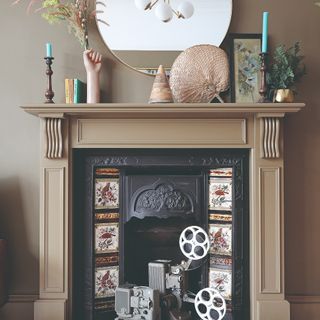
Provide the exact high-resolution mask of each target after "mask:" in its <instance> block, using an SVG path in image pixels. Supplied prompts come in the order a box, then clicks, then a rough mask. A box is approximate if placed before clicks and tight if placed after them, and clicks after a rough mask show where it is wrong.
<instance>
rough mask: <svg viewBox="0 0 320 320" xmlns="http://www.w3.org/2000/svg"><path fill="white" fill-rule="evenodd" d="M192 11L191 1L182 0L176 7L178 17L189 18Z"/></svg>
mask: <svg viewBox="0 0 320 320" xmlns="http://www.w3.org/2000/svg"><path fill="white" fill-rule="evenodd" d="M193 13H194V7H193V4H192V3H190V2H188V1H184V2H181V3H180V5H179V7H178V14H179V18H183V19H189V18H191V17H192V15H193Z"/></svg>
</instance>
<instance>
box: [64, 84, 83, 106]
mask: <svg viewBox="0 0 320 320" xmlns="http://www.w3.org/2000/svg"><path fill="white" fill-rule="evenodd" d="M86 92H87V90H86V84H85V83H84V82H82V81H81V80H79V79H65V94H66V103H85V102H86V100H87V97H86Z"/></svg>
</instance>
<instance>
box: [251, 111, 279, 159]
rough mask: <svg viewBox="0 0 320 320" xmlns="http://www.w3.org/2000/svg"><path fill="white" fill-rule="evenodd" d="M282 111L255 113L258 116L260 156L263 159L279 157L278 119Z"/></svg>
mask: <svg viewBox="0 0 320 320" xmlns="http://www.w3.org/2000/svg"><path fill="white" fill-rule="evenodd" d="M284 116H285V114H284V113H277V114H274V113H272V114H267V113H265V114H263V113H259V114H258V115H257V117H258V118H260V146H261V148H260V157H261V158H263V159H278V158H280V119H281V118H284Z"/></svg>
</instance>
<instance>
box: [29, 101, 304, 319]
mask: <svg viewBox="0 0 320 320" xmlns="http://www.w3.org/2000/svg"><path fill="white" fill-rule="evenodd" d="M303 107H304V104H218V105H214V104H168V105H147V104H99V105H81V104H80V105H45V104H43V105H32V106H25V107H23V109H24V110H25V111H26V112H29V113H31V114H34V115H37V116H39V117H40V118H41V148H40V150H41V151H40V152H41V168H40V169H41V184H40V201H41V202H40V274H39V277H40V297H39V300H38V301H36V302H35V316H34V319H36V320H38V319H39V320H40V319H41V320H42V319H46V320H51V319H52V320H62V319H69V320H70V319H72V294H71V293H72V290H71V288H72V282H71V281H72V277H71V271H72V259H71V257H72V214H71V213H72V201H71V198H72V185H71V181H72V176H71V173H72V170H71V169H72V152H71V150H72V149H73V148H229V149H230V148H246V149H250V168H249V169H250V173H249V175H250V235H249V236H250V299H251V319H252V320H269V319H273V320H289V319H290V308H289V304H288V302H287V301H286V300H285V295H284V225H283V221H284V202H283V190H284V189H283V188H284V185H283V181H284V179H283V175H284V163H283V135H282V129H283V128H282V118H283V117H284V116H285V115H286V114H288V113H293V112H297V111H299V110H300V109H301V108H303Z"/></svg>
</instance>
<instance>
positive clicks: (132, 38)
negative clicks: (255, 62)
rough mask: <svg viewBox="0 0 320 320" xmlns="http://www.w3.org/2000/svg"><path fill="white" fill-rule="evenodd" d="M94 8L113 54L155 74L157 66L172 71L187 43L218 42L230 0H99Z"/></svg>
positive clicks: (228, 17)
mask: <svg viewBox="0 0 320 320" xmlns="http://www.w3.org/2000/svg"><path fill="white" fill-rule="evenodd" d="M96 9H97V14H96V19H97V24H98V29H99V31H100V34H101V36H102V38H103V40H104V42H105V44H106V45H107V47H108V48H109V49H110V50H111V51H112V52H113V54H114V55H115V56H116V57H117V58H118V59H119V60H121V61H122V62H123V63H125V64H127V65H129V66H130V67H132V68H134V69H136V70H138V71H141V72H145V73H147V74H155V73H156V71H157V69H158V66H159V65H160V64H162V65H163V66H164V67H165V68H168V69H170V67H171V66H172V64H173V62H174V60H175V59H176V57H177V56H178V55H179V54H180V52H181V51H183V50H185V49H187V48H189V47H192V46H194V45H197V44H212V45H216V46H219V45H220V44H221V43H222V41H223V39H224V38H225V36H226V34H227V31H228V28H229V25H230V21H231V16H232V0H188V1H185V0H153V1H149V0H97V1H96ZM164 21H166V22H164Z"/></svg>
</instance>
